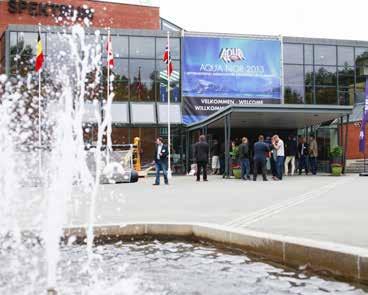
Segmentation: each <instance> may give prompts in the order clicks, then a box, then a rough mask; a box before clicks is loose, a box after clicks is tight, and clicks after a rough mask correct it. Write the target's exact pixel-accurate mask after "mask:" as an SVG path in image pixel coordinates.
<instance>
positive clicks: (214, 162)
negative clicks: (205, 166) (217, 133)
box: [211, 139, 220, 175]
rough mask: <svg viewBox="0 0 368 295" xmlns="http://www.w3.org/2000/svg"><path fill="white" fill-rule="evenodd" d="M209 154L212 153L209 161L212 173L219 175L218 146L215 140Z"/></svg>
mask: <svg viewBox="0 0 368 295" xmlns="http://www.w3.org/2000/svg"><path fill="white" fill-rule="evenodd" d="M211 153H212V159H211V164H212V173H213V174H215V175H216V174H219V173H220V158H219V156H220V146H219V143H218V141H217V139H215V140H214V141H213V146H212V149H211Z"/></svg>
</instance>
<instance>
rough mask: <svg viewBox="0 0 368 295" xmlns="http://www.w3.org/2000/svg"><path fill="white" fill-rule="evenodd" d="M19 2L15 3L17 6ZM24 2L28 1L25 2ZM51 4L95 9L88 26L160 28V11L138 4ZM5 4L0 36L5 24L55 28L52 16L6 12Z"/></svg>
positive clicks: (64, 0)
mask: <svg viewBox="0 0 368 295" xmlns="http://www.w3.org/2000/svg"><path fill="white" fill-rule="evenodd" d="M18 2H19V0H17V3H18ZM26 2H28V1H26ZM32 2H37V3H40V2H42V3H48V1H40V0H34V1H32ZM51 2H52V3H55V4H65V5H73V6H74V7H79V6H83V5H87V6H88V7H89V8H93V9H94V10H95V12H94V16H93V20H92V25H93V26H94V27H107V26H109V27H111V28H120V29H149V30H158V29H160V10H159V8H158V7H148V6H140V5H128V4H116V3H107V2H95V1H83V0H73V1H71V0H53V1H51ZM8 5H9V4H8V1H0V36H1V35H2V34H3V32H4V31H5V30H6V27H7V26H8V25H9V24H20V25H25V24H27V25H38V24H39V23H41V24H42V25H57V24H56V22H55V19H54V17H52V16H48V17H46V16H31V15H30V14H29V12H28V11H23V12H22V13H21V14H19V13H10V12H9V11H8V8H9V7H8Z"/></svg>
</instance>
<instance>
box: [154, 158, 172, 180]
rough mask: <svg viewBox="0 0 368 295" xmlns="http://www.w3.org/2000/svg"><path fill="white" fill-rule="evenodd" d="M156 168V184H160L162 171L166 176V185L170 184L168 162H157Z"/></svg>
mask: <svg viewBox="0 0 368 295" xmlns="http://www.w3.org/2000/svg"><path fill="white" fill-rule="evenodd" d="M155 166H156V181H155V183H156V184H160V171H161V170H162V172H163V174H164V180H165V183H166V184H168V183H169V180H168V179H167V162H166V161H162V160H159V161H156V163H155Z"/></svg>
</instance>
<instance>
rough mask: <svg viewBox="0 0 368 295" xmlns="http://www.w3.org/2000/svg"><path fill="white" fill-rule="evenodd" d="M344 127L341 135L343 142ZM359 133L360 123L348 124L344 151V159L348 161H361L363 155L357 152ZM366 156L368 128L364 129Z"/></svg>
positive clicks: (367, 151) (367, 150)
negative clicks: (346, 146) (346, 144)
mask: <svg viewBox="0 0 368 295" xmlns="http://www.w3.org/2000/svg"><path fill="white" fill-rule="evenodd" d="M345 129H346V125H344V126H343V130H342V134H343V140H345ZM359 133H360V122H355V123H350V124H349V125H348V148H347V150H346V158H347V159H348V160H355V159H362V158H363V154H362V153H361V152H359ZM365 144H366V154H368V126H367V127H366V142H365Z"/></svg>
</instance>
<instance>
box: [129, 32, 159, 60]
mask: <svg viewBox="0 0 368 295" xmlns="http://www.w3.org/2000/svg"><path fill="white" fill-rule="evenodd" d="M130 57H133V58H137V57H140V58H154V57H155V38H153V37H130Z"/></svg>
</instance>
